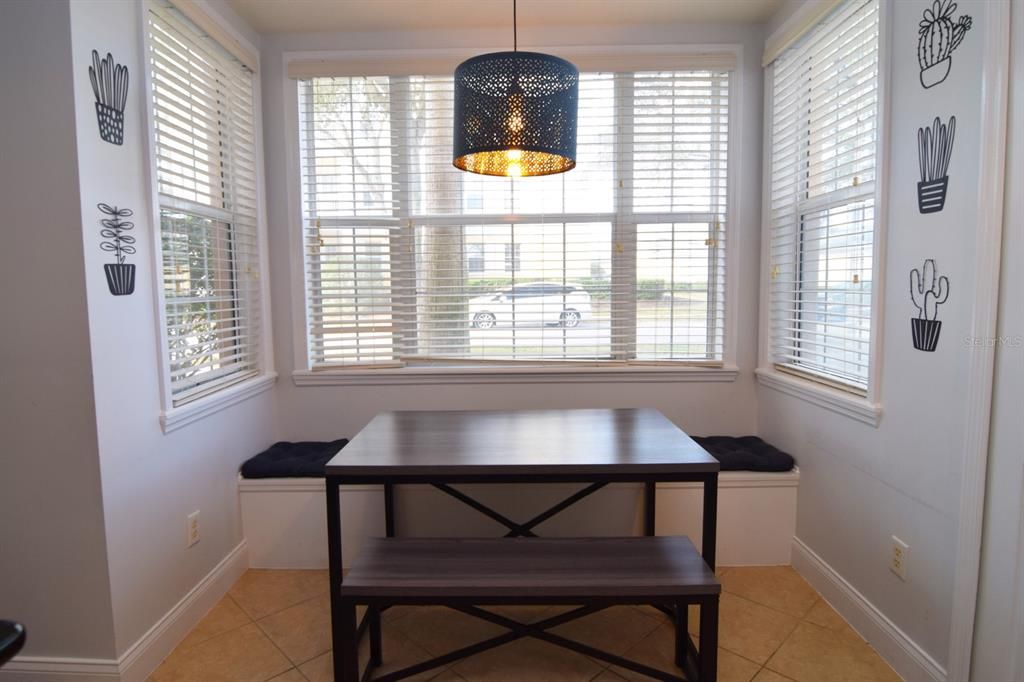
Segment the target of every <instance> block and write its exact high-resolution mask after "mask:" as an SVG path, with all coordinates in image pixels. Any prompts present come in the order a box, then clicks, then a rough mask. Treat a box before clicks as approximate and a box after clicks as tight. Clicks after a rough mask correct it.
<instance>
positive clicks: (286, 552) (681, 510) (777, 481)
mask: <svg viewBox="0 0 1024 682" xmlns="http://www.w3.org/2000/svg"><path fill="white" fill-rule="evenodd" d="M737 440H738V439H732V440H731V441H728V440H727V441H725V442H717V443H716V442H712V441H713V439H702V442H701V444H702V445H703V446H704V447H705V448H706V449H708V450H709V451H711V452H712V454H715V455H716V456H720V458H722V459H723V461H725V460H726V459H728V455H720V452H716V447H717V448H723V447H724V448H732V449H736V441H737ZM335 443H339V441H335ZM343 444H344V443H341V445H343ZM331 445H332V446H333V445H334V444H331ZM755 445H756V443H755ZM766 447H767V448H770V446H766ZM275 448H276V449H275ZM337 449H338V448H337V447H335V449H334V452H336V451H337ZM740 449H743V448H740ZM271 450H273V451H274V452H275V455H274V456H275V457H278V458H280V459H282V460H289V462H290V464H292V465H293V466H294V467H298V469H300V470H301V469H303V467H304V466H305V465H303V464H302V463H301V462H296V461H295V458H294V456H293V455H294V452H293V451H291V450H289V448H288V447H287V444H277V445H275V446H274V448H272V449H271ZM771 450H774V448H771ZM764 452H765V453H767V454H768V455H771V454H772V453H771V452H770V451H768V450H765V451H764ZM775 452H778V451H775ZM782 454H783V455H784V453H782ZM313 457H314V458H315V455H314V456H313ZM769 459H770V458H769ZM734 461H744V462H746V466H750V467H752V468H754V467H761V468H768V467H771V466H774V467H775V468H781V467H782V466H785V464H784V461H783V462H780V460H779V459H778V458H777V457H776V458H775V459H774V460H773V461H772V462H770V463H768V464H765V462H768V461H769V460H767V459H765V458H764V457H758V458H754V459H749V458H748V459H745V460H734ZM789 462H790V464H791V462H792V460H789ZM730 466H733V464H731V465H730ZM321 467H322V464H321ZM248 469H249V472H248V473H250V474H251V472H252V465H250V466H249V467H248ZM257 470H258V471H260V472H261V474H260V475H267V474H269V473H272V469H267V468H265V467H263V468H260V467H257ZM290 471H293V473H290V474H286V475H285V476H287V477H271V478H243V477H242V476H241V475H240V476H239V481H238V489H239V498H240V502H241V511H242V527H243V532H244V534H245V538H246V541H247V544H248V548H249V560H250V565H251V566H252V567H253V568H327V528H326V523H327V522H326V512H325V504H324V480H323V478H319V477H312V476H315V471H314V472H311V471H309V470H308V469H307V470H306V474H305V475H306V476H311V477H296V476H300V475H301V474H296V473H294V471H295V469H291V470H290ZM799 481H800V471H799V469H797V468H796V467H793V468H792V469H791V470H789V471H722V473H721V474H720V476H719V492H718V563H719V564H721V565H726V566H730V565H731V566H740V565H777V564H788V563H789V560H790V546H791V544H792V540H793V535H794V532H795V530H796V502H797V486H798V484H799ZM582 487H584V484H578V483H546V484H530V485H521V484H510V485H477V484H467V485H460V486H458V488H459V489H460V490H463V491H464V492H466V493H468V494H469V495H471V496H472V497H474V498H476V499H479V500H480V501H481V502H483V503H485V504H487V505H488V506H490V507H492V508H494V509H495V510H497V511H499V512H501V513H502V514H504V515H506V516H508V517H509V518H513V519H527V518H530V517H532V516H534V515H535V514H537V513H538V512H540V511H542V510H544V509H545V508H547V507H550V506H551V505H553V504H555V503H557V502H558V501H559V500H561V499H563V498H565V497H567V496H569V495H571V494H572V493H573V492H575V491H576V490H578V489H580V488H582ZM642 487H643V486H642V485H641V484H637V483H618V484H611V485H609V486H608V487H607V488H606V489H604V490H601V491H599V492H598V493H595V494H594V495H592V496H590V497H588V498H586V499H584V500H582V501H581V502H579V503H578V504H576V505H575V506H573V507H572V508H570V509H568V510H566V511H565V512H563V513H562V514H559V515H558V516H556V517H554V518H552V519H551V520H549V521H547V522H545V523H544V524H543V525H541V526H540V527H539V528H538V532H539V533H540V534H541V535H551V536H590V535H595V536H596V535H612V536H614V535H619V536H622V535H635V534H639V533H640V531H641V528H642V524H643V519H642V505H641V495H642V493H643V490H642ZM383 510H384V491H383V487H382V486H343V487H342V489H341V516H342V525H343V532H342V537H343V538H345V547H344V548H343V556H344V557H345V558H346V559H352V558H354V557H355V556H356V555H357V554H358V552H359V549H360V546H361V543H362V541H363V539H364V538H366V537H373V536H382V535H384V513H383ZM395 517H396V531H397V534H398V535H400V536H402V535H405V536H419V537H457V536H470V535H476V536H484V537H486V536H493V535H496V534H503V533H504V531H505V528H504V527H502V526H500V525H499V524H497V523H496V522H494V521H492V520H490V519H488V518H487V517H485V516H482V515H480V514H475V513H473V512H472V511H471V510H468V509H467V508H466V507H465V506H464V505H462V504H460V503H459V502H458V501H456V500H454V499H452V498H451V497H449V496H447V495H445V494H444V493H442V492H439V491H438V490H436V489H434V488H431V487H430V486H421V485H409V486H399V487H397V488H396V492H395ZM657 532H658V534H660V535H688V536H689V537H690V538H691V539H692V540H693V542H694V543H695V544H697V545H698V546H699V544H700V541H701V488H700V484H699V483H663V484H659V485H658V493H657Z"/></svg>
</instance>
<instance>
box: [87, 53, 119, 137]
mask: <svg viewBox="0 0 1024 682" xmlns="http://www.w3.org/2000/svg"><path fill="white" fill-rule="evenodd" d="M89 81H90V82H91V83H92V93H93V95H95V96H96V123H97V124H98V125H99V127H100V138H101V139H103V140H104V141H105V142H109V143H111V144H122V143H123V142H124V106H125V104H126V103H127V102H128V67H127V66H125V65H123V64H115V63H114V57H113V55H111V54H110V53H109V52H108V53H107V56H106V57H104V58H103V59H100V55H99V52H97V51H96V50H93V51H92V66H90V67H89Z"/></svg>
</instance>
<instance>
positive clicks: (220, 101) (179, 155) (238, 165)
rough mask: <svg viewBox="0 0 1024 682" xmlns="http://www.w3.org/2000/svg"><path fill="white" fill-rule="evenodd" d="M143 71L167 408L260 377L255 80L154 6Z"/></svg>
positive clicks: (171, 12)
mask: <svg viewBox="0 0 1024 682" xmlns="http://www.w3.org/2000/svg"><path fill="white" fill-rule="evenodd" d="M148 32H149V41H148V45H149V53H148V64H147V66H148V68H149V70H150V76H151V83H152V95H153V101H152V111H153V121H152V124H153V126H154V139H155V149H156V159H155V162H156V180H157V191H158V201H159V204H160V244H161V251H162V254H163V301H164V323H165V330H166V344H167V346H166V352H167V354H168V367H169V372H170V377H169V385H170V392H171V399H172V401H173V404H174V405H175V406H178V405H181V404H183V403H186V402H188V401H190V400H194V399H196V398H199V397H202V396H205V395H208V394H210V393H212V392H214V391H216V390H219V389H221V388H224V387H225V386H227V385H229V384H233V383H236V382H239V381H242V380H244V379H246V378H249V377H252V376H254V375H256V374H257V373H258V372H259V355H260V354H259V346H260V286H259V253H258V239H257V214H258V211H257V198H256V197H257V193H256V177H257V174H256V137H255V135H256V132H255V128H256V126H255V101H254V98H253V74H252V72H251V71H249V70H248V69H247V68H246V67H244V66H243V65H242V64H241V63H239V62H238V61H237V60H236V59H235V58H234V57H232V56H231V55H230V54H228V52H226V51H225V50H224V49H222V48H221V47H220V45H218V44H217V43H215V42H214V41H213V40H212V39H210V38H209V37H207V36H206V35H205V34H204V33H203V32H201V31H200V30H199V29H198V28H196V27H195V26H194V25H193V24H192V23H191V22H190V21H189V20H188V19H186V18H185V17H183V16H182V15H181V14H179V13H178V12H177V11H176V10H175V9H173V8H171V7H168V6H167V5H166V4H165V3H163V2H158V1H154V2H151V3H150V4H149V14H148Z"/></svg>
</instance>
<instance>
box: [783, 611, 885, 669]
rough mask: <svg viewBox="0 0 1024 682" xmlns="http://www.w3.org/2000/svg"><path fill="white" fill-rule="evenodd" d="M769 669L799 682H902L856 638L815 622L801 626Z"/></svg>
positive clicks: (872, 651)
mask: <svg viewBox="0 0 1024 682" xmlns="http://www.w3.org/2000/svg"><path fill="white" fill-rule="evenodd" d="M851 632H852V631H851ZM766 667H768V668H770V669H771V670H774V671H775V672H779V673H782V674H783V675H786V676H787V677H791V678H793V679H794V680H797V682H898V681H899V679H900V678H899V676H898V675H896V673H895V672H893V671H892V669H891V668H890V667H889V666H888V665H887V664H886V663H885V661H883V660H882V658H881V657H880V656H879V655H878V654H877V653H875V651H874V650H873V649H872V648H871V647H870V646H868V645H867V644H866V643H864V642H863V641H860V640H859V638H857V637H856V636H855V635H854V636H850V634H849V633H846V632H843V631H839V632H837V631H834V630H827V629H825V628H822V627H819V626H817V625H814V624H812V623H800V625H799V626H797V628H796V630H795V631H794V632H793V634H792V635H791V636H790V637H789V639H787V640H786V642H785V643H784V644H783V645H782V647H780V648H779V650H778V651H777V652H776V653H775V655H774V656H772V657H771V660H769V661H768V664H767V665H766Z"/></svg>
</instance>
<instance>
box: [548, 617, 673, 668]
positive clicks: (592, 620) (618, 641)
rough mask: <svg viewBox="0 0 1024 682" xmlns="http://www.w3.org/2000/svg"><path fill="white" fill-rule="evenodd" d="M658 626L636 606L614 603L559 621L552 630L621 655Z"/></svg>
mask: <svg viewBox="0 0 1024 682" xmlns="http://www.w3.org/2000/svg"><path fill="white" fill-rule="evenodd" d="M657 627H658V621H656V620H655V619H654V618H651V617H649V616H646V615H644V614H643V613H641V612H640V611H638V610H637V609H635V608H632V607H629V606H614V607H612V608H610V609H604V610H603V611H598V612H597V613H592V614H590V615H589V616H585V617H583V618H579V619H577V620H574V621H570V622H568V623H565V624H564V625H559V626H558V627H556V628H552V629H551V632H552V633H554V634H556V635H561V636H562V637H566V638H568V639H572V640H575V641H577V642H580V643H581V644H587V645H589V646H592V647H595V648H597V649H601V650H602V651H607V652H609V653H612V654H616V655H619V656H621V655H622V654H624V653H626V652H627V651H629V650H630V649H631V648H633V647H634V646H635V645H636V644H637V643H639V642H640V640H642V639H643V638H645V637H646V636H647V635H649V634H651V633H652V632H653V631H654V630H655V629H656V628H657ZM601 665H604V664H603V662H602V663H601Z"/></svg>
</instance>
